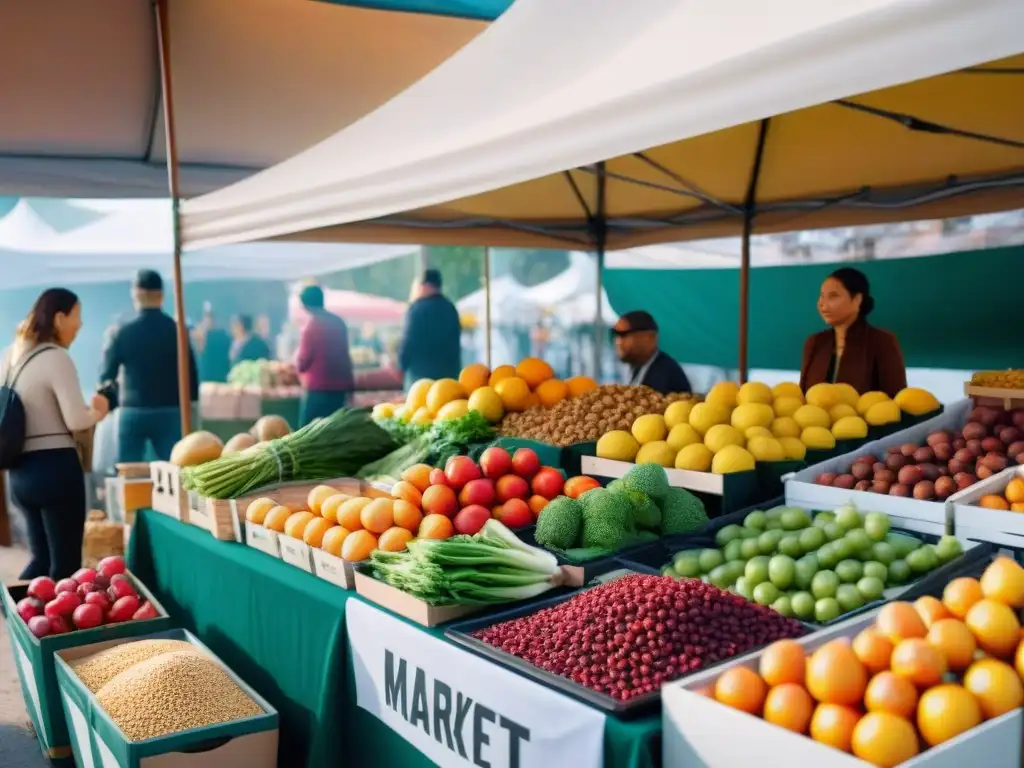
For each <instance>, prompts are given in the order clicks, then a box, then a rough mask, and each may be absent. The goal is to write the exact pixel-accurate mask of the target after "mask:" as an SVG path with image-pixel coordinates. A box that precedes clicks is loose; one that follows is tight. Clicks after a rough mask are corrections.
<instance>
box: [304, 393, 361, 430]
mask: <svg viewBox="0 0 1024 768" xmlns="http://www.w3.org/2000/svg"><path fill="white" fill-rule="evenodd" d="M348 398H349V393H348V392H327V391H323V390H312V391H310V390H306V391H304V392H303V393H302V402H301V403H300V406H299V421H300V422H302V424H301V425H300V426H303V427H304V426H306V425H307V424H309V422H311V421H313V420H314V419H325V418H327V417H328V416H330V415H331V414H332V413H334V412H335V411H336V410H338V409H339V408H344V407H346V406H347V405H348Z"/></svg>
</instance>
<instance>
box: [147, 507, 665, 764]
mask: <svg viewBox="0 0 1024 768" xmlns="http://www.w3.org/2000/svg"><path fill="white" fill-rule="evenodd" d="M128 557H129V564H130V567H131V569H132V570H133V571H134V573H135V574H136V575H137V576H138V577H139V578H140V579H142V581H143V582H144V583H145V584H146V585H147V586H148V587H149V588H150V589H151V590H152V591H153V592H154V593H155V594H156V596H157V598H158V599H159V600H160V601H161V602H162V603H163V604H164V606H165V607H166V608H167V610H168V611H170V612H171V615H172V617H173V618H174V619H176V620H177V622H179V623H180V625H181V626H183V627H185V628H186V629H189V630H191V631H192V632H194V633H195V634H196V635H197V636H198V637H199V638H200V639H201V640H202V641H203V642H204V643H206V644H207V645H209V646H210V648H211V650H213V652H214V653H216V654H217V655H218V656H220V657H221V658H222V659H223V660H224V661H225V662H226V663H227V664H228V665H229V666H230V667H231V668H232V669H233V670H234V671H235V672H237V673H238V674H239V675H240V676H241V677H242V678H243V679H244V680H245V681H246V682H247V683H249V684H250V685H252V686H253V688H255V689H256V691H257V692H258V693H259V694H260V695H262V696H263V697H264V698H266V699H267V701H269V702H270V703H271V704H273V705H274V706H275V707H276V708H277V709H278V711H279V712H280V715H281V746H280V752H279V759H278V764H279V765H282V766H289V768H291V767H292V766H302V765H305V766H336V765H341V764H345V765H346V766H349V765H353V766H359V767H360V768H362V767H364V766H365V768H384V767H385V766H396V768H397V766H402V768H417V767H418V766H429V765H432V763H431V761H430V760H428V759H427V758H426V757H425V756H424V755H422V754H421V753H420V752H419V751H417V750H416V749H415V748H414V747H413V746H412V745H411V744H409V743H408V742H407V741H405V740H404V739H403V738H402V737H401V736H399V735H397V734H396V733H394V732H393V731H391V729H390V728H388V726H387V725H385V724H384V723H383V722H381V721H380V720H378V719H377V718H376V717H374V716H373V715H371V714H370V713H368V712H366V711H365V710H363V709H360V708H359V707H358V706H357V705H356V700H355V677H354V675H353V674H352V673H351V669H352V665H351V663H350V654H349V651H348V647H347V646H348V643H347V642H346V635H345V622H344V619H345V603H346V601H347V600H349V599H353V600H359V599H361V598H359V597H358V596H356V595H355V593H354V592H345V591H344V590H341V589H339V588H338V587H335V586H333V585H331V584H328V583H327V582H324V581H321V580H319V579H317V578H316V577H314V576H311V575H310V574H307V573H303V572H302V571H300V570H298V569H297V568H294V567H292V566H290V565H287V564H286V563H283V562H280V561H275V560H274V559H273V558H270V557H267V556H266V555H264V554H262V553H260V552H257V551H255V550H252V549H249V548H248V547H245V546H242V545H239V544H234V543H230V542H222V541H217V540H216V539H214V538H213V537H212V536H211V535H210V534H208V533H206V532H205V531H202V530H200V529H198V528H194V527H192V526H189V525H183V524H182V523H179V522H178V521H176V520H173V519H171V518H169V517H166V516H164V515H161V514H158V513H155V512H152V511H151V510H143V511H141V512H140V513H139V514H138V516H137V517H136V522H135V526H134V528H133V531H132V540H131V544H130V547H129V556H128ZM421 631H424V632H431V633H432V634H434V635H435V636H436V637H443V636H444V633H443V632H442V631H439V630H427V629H421ZM660 740H661V719H660V717H659V716H652V717H646V718H643V719H640V720H635V721H631V722H625V721H620V720H617V719H616V718H612V717H609V718H607V720H606V724H605V760H604V762H605V767H606V768H651V767H652V766H656V765H659V764H660V753H661V746H660ZM358 745H365V747H364V748H358ZM354 747H355V748H354Z"/></svg>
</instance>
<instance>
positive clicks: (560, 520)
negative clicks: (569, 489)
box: [534, 496, 583, 549]
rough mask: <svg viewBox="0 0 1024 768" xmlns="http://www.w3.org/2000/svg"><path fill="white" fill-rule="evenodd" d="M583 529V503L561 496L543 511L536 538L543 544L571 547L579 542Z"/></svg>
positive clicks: (535, 534) (546, 545) (539, 518)
mask: <svg viewBox="0 0 1024 768" xmlns="http://www.w3.org/2000/svg"><path fill="white" fill-rule="evenodd" d="M582 530H583V505H582V504H580V502H578V501H576V500H575V499H570V498H569V497H568V496H559V497H558V498H556V499H554V500H553V501H551V502H550V503H549V504H548V505H547V506H546V507H544V509H543V510H542V511H541V513H540V517H538V518H537V530H536V532H535V533H534V538H535V539H536V541H537V543H538V544H540V545H541V546H545V547H552V548H554V549H569V548H571V547H575V546H577V545H578V544H579V541H580V533H581V531H582Z"/></svg>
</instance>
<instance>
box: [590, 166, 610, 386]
mask: <svg viewBox="0 0 1024 768" xmlns="http://www.w3.org/2000/svg"><path fill="white" fill-rule="evenodd" d="M607 187H608V174H607V169H606V166H605V163H604V161H603V160H602V161H601V162H599V163H598V164H597V205H596V206H595V213H594V218H593V235H594V251H595V253H596V254H597V307H596V311H595V313H594V381H596V382H597V383H598V384H600V383H601V376H602V373H603V371H602V370H601V361H602V354H601V353H602V352H603V351H604V343H605V336H606V335H607V334H606V333H605V332H604V327H603V326H604V319H603V318H602V314H603V305H604V302H603V301H602V298H603V296H604V253H605V246H606V245H607V242H608V213H607V205H606V203H607V201H606V199H605V198H606V194H607Z"/></svg>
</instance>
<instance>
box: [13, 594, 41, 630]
mask: <svg viewBox="0 0 1024 768" xmlns="http://www.w3.org/2000/svg"><path fill="white" fill-rule="evenodd" d="M45 607H46V606H45V605H44V604H43V602H42V601H41V600H37V599H36V598H34V597H24V598H22V599H21V600H19V601H18V605H17V610H18V615H19V616H21V620H22V621H24V622H25V623H26V624H28V620H29V619H31V618H32V617H33V616H42V614H43V608H45Z"/></svg>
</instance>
